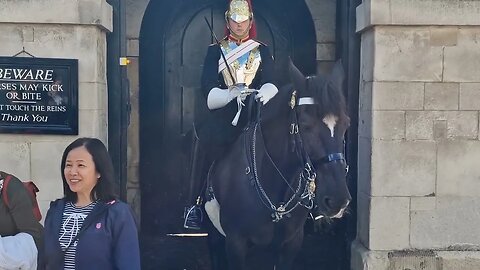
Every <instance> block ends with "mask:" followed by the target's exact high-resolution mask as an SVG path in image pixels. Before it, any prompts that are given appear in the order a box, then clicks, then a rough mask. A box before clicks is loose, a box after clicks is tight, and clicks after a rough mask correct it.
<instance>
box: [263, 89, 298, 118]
mask: <svg viewBox="0 0 480 270" xmlns="http://www.w3.org/2000/svg"><path fill="white" fill-rule="evenodd" d="M292 91H293V85H292V84H287V85H284V86H282V87H280V88H279V89H278V93H277V94H276V95H275V97H273V98H272V99H271V100H270V101H269V102H268V103H267V104H266V105H265V106H264V107H263V109H262V121H264V122H265V121H270V120H272V119H278V117H284V118H285V119H286V117H287V116H286V115H284V114H287V113H288V112H289V110H290V107H288V105H289V102H290V98H291V94H292Z"/></svg>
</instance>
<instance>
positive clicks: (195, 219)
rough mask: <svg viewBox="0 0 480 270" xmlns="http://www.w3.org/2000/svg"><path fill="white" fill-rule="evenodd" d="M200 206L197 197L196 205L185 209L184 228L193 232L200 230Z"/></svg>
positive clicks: (201, 215)
mask: <svg viewBox="0 0 480 270" xmlns="http://www.w3.org/2000/svg"><path fill="white" fill-rule="evenodd" d="M201 206H202V205H201V198H200V197H198V198H197V203H196V204H194V205H192V206H190V207H187V208H185V221H184V222H183V227H184V228H186V229H194V230H200V229H201V228H202V222H203V211H202V207H201Z"/></svg>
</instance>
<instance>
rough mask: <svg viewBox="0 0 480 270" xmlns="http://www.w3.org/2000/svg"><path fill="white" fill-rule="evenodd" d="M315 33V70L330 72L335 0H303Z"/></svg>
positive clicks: (333, 55) (332, 59)
mask: <svg viewBox="0 0 480 270" xmlns="http://www.w3.org/2000/svg"><path fill="white" fill-rule="evenodd" d="M305 2H306V4H307V6H308V9H309V10H310V13H311V14H312V19H313V22H314V24H315V32H316V35H317V71H318V72H321V73H328V72H330V70H331V68H332V67H333V63H334V62H335V39H336V36H335V29H336V28H335V27H336V14H337V12H336V10H337V6H336V5H337V1H336V0H305Z"/></svg>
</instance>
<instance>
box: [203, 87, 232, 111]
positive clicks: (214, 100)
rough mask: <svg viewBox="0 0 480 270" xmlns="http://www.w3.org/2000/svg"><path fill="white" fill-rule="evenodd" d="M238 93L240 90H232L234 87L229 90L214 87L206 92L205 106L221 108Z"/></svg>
mask: <svg viewBox="0 0 480 270" xmlns="http://www.w3.org/2000/svg"><path fill="white" fill-rule="evenodd" d="M239 94H240V92H239V91H234V89H232V90H229V89H221V88H217V87H214V88H212V90H210V92H208V96H207V106H208V108H209V109H210V110H215V109H219V108H223V107H225V105H227V104H228V103H229V102H230V101H232V99H234V98H236V97H237V96H238V95H239Z"/></svg>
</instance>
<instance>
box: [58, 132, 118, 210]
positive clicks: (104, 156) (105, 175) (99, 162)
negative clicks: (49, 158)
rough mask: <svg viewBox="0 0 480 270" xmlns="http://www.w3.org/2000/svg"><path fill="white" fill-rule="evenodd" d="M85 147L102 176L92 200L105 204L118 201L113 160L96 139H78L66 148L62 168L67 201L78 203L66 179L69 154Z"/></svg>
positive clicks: (92, 194) (93, 191)
mask: <svg viewBox="0 0 480 270" xmlns="http://www.w3.org/2000/svg"><path fill="white" fill-rule="evenodd" d="M82 146H83V147H85V149H87V151H88V153H89V154H90V155H92V158H93V163H94V164H95V168H96V170H97V172H98V173H99V174H100V178H99V179H98V182H97V184H96V185H95V187H94V188H93V190H92V193H91V194H90V198H91V199H92V200H93V201H95V200H101V201H104V202H108V201H111V200H113V199H117V198H118V196H117V193H116V187H115V181H114V179H115V173H114V170H113V164H112V159H111V158H110V155H109V154H108V151H107V148H106V147H105V145H104V144H103V143H102V141H100V140H99V139H96V138H78V139H76V140H75V141H73V142H72V143H71V144H69V145H68V146H67V148H65V151H63V156H62V164H61V167H60V171H61V175H62V180H63V193H64V195H65V198H66V200H67V201H71V202H76V201H77V194H76V193H75V192H73V191H72V190H71V189H70V187H69V186H68V183H67V179H65V174H64V169H65V163H66V159H67V155H68V153H70V151H72V150H73V149H75V148H78V147H82Z"/></svg>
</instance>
